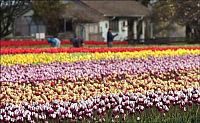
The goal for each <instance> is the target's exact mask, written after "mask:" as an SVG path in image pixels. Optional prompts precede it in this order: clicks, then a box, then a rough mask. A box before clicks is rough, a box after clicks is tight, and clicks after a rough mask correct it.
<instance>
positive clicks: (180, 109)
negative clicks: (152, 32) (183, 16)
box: [0, 46, 200, 123]
mask: <svg viewBox="0 0 200 123" xmlns="http://www.w3.org/2000/svg"><path fill="white" fill-rule="evenodd" d="M0 55H1V61H0V65H1V68H0V87H1V88H0V123H9V122H17V123H22V122H24V123H29V122H30V123H38V122H39V123H43V122H45V123H68V122H69V123H71V122H84V123H96V122H108V123H112V122H113V123H115V122H119V123H121V122H124V123H200V47H198V46H193V47H192V46H188V47H145V48H142V47H141V48H41V49H33V48H5V49H1V50H0Z"/></svg>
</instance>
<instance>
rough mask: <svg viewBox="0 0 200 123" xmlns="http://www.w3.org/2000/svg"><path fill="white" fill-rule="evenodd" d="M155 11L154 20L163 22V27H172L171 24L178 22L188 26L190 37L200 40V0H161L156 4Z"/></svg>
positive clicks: (187, 32)
mask: <svg viewBox="0 0 200 123" xmlns="http://www.w3.org/2000/svg"><path fill="white" fill-rule="evenodd" d="M153 13H154V15H153V19H154V21H157V22H160V23H162V24H163V25H164V26H163V27H162V28H167V27H170V24H172V23H173V22H176V23H178V24H180V25H183V26H186V37H187V38H188V39H194V40H200V28H199V27H200V1H199V0H183V1H182V0H165V1H161V0H160V1H158V2H157V3H156V5H155V6H154V12H153ZM162 28H161V29H160V30H162Z"/></svg>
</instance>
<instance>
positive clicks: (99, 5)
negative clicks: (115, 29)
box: [82, 0, 149, 17]
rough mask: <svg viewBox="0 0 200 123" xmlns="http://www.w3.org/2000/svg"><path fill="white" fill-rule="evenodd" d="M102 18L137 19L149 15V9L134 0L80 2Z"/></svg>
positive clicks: (87, 0) (88, 0) (84, 0)
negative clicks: (102, 16)
mask: <svg viewBox="0 0 200 123" xmlns="http://www.w3.org/2000/svg"><path fill="white" fill-rule="evenodd" d="M82 2H83V3H85V4H86V5H88V6H89V7H91V8H93V9H95V10H97V11H99V12H100V13H102V14H103V15H104V16H107V17H109V16H118V17H138V16H146V15H148V14H149V9H148V8H147V7H145V6H144V5H142V4H141V3H139V2H137V1H135V0H96V1H95V0H82Z"/></svg>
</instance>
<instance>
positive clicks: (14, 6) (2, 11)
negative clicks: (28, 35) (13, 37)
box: [0, 0, 30, 39]
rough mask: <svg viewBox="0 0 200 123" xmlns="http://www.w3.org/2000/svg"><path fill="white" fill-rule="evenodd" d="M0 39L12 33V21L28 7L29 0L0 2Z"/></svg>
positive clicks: (3, 0) (1, 0) (2, 0)
mask: <svg viewBox="0 0 200 123" xmlns="http://www.w3.org/2000/svg"><path fill="white" fill-rule="evenodd" d="M0 7H1V8H0V23H1V28H0V38H1V39H2V38H3V37H5V36H7V35H9V34H11V33H12V30H13V28H12V27H13V24H14V20H15V18H16V17H17V16H19V15H20V14H21V13H23V12H24V11H25V10H27V9H28V8H29V7H30V0H0Z"/></svg>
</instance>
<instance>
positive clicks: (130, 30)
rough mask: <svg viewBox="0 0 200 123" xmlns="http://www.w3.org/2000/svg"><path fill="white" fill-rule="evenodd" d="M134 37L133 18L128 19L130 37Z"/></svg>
mask: <svg viewBox="0 0 200 123" xmlns="http://www.w3.org/2000/svg"><path fill="white" fill-rule="evenodd" d="M133 38H134V37H133V19H128V39H129V40H130V39H133Z"/></svg>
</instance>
